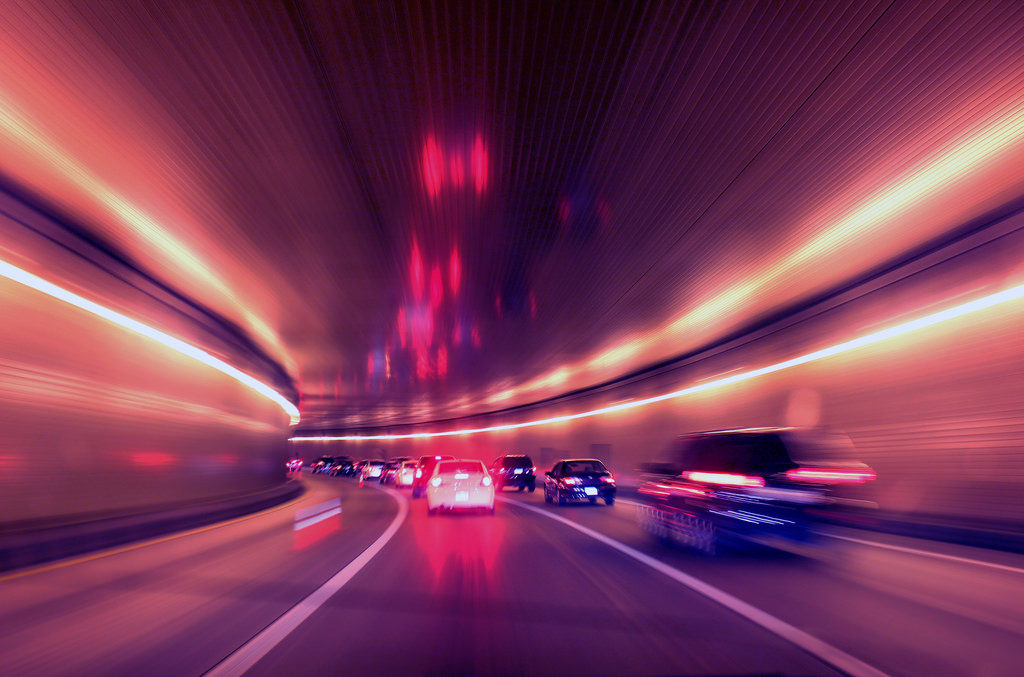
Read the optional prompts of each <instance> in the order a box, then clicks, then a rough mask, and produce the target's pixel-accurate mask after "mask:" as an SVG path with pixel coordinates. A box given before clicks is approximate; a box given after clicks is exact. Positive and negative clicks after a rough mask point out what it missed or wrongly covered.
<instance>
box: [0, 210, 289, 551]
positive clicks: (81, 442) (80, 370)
mask: <svg viewBox="0 0 1024 677" xmlns="http://www.w3.org/2000/svg"><path fill="white" fill-rule="evenodd" d="M0 259H2V260H4V261H5V262H7V263H10V264H12V265H14V266H18V267H19V268H22V269H24V270H27V271H29V272H31V273H33V274H35V275H37V276H39V277H42V278H43V279H45V280H48V281H50V282H52V283H54V284H57V285H60V286H62V287H64V288H66V289H68V290H71V291H73V292H75V293H77V294H79V295H81V296H83V297H86V298H88V299H90V300H93V301H96V302H98V303H100V304H103V305H104V306H107V307H109V308H111V309H113V310H116V311H118V312H121V313H124V314H125V315H128V316H129V317H132V318H134V319H137V320H140V321H142V322H145V323H146V324H148V325H150V326H152V327H155V328H157V329H159V330H162V331H165V332H167V333H169V334H171V335H173V336H175V337H178V338H180V339H183V340H185V341H187V342H189V343H191V344H193V345H195V346H197V347H199V348H202V349H203V350H206V351H208V352H209V353H211V354H213V355H214V356H216V357H219V358H220V359H223V360H225V361H226V362H228V363H229V364H232V365H233V366H236V367H237V368H239V369H242V370H243V371H245V372H247V373H249V374H250V375H252V376H254V377H256V378H257V379H260V380H262V381H264V382H267V383H270V384H273V385H275V386H277V387H279V389H280V390H282V391H284V392H287V388H286V387H283V386H285V385H286V384H283V383H281V372H280V371H279V370H277V369H274V367H273V365H272V364H271V363H270V362H269V361H268V360H267V358H266V357H265V356H263V355H261V354H259V352H258V351H256V350H254V349H253V347H252V345H251V344H250V343H249V342H247V340H246V339H245V338H244V337H243V336H240V335H238V333H237V330H235V329H234V328H233V327H231V326H230V325H227V324H224V325H222V324H219V323H218V322H217V321H216V319H215V318H212V316H211V315H210V314H208V313H207V312H205V311H204V310H203V309H202V308H201V307H198V306H195V305H192V304H191V303H190V302H188V301H187V300H185V299H182V298H181V297H178V296H176V295H175V294H174V293H173V291H171V290H168V289H166V288H163V287H161V286H160V285H159V284H158V283H155V282H154V281H153V280H152V279H150V278H147V277H146V276H145V274H144V273H142V272H140V271H138V270H137V269H134V268H132V267H131V265H130V264H129V263H128V262H125V261H123V260H120V259H118V258H117V257H116V256H111V255H109V252H104V251H103V250H102V247H100V246H99V245H97V243H95V242H89V241H88V240H83V239H81V238H80V237H78V236H76V235H75V234H74V233H72V232H70V231H69V230H68V229H67V228H66V227H64V226H62V225H61V224H60V223H59V222H58V221H57V220H55V219H54V218H49V217H47V216H45V215H43V214H42V213H41V212H39V211H37V210H34V209H32V208H30V207H28V206H27V205H26V204H25V203H24V202H23V201H21V200H19V199H16V198H14V197H13V196H11V195H8V194H0ZM287 434H288V416H287V415H286V414H285V413H284V412H283V410H282V409H281V407H280V406H279V405H277V404H275V403H273V402H272V401H270V400H268V399H266V398H265V397H264V396H262V395H259V394H257V393H255V392H254V391H252V390H250V389H249V388H247V387H245V386H244V385H242V384H241V383H239V382H237V381H236V380H234V379H232V378H230V377H228V376H227V375H225V374H223V373H220V372H218V371H216V370H214V369H212V368H211V367H209V366H207V365H204V364H201V363H199V362H196V361H195V360H193V359H191V358H188V357H186V356H184V355H181V354H179V353H176V352H174V351H172V350H170V349H169V348H167V347H166V346H163V345H160V344H158V343H156V342H153V341H151V340H148V339H146V338H144V337H141V336H138V335H135V334H132V333H131V332H128V331H126V330H125V329H124V328H122V327H119V326H117V325H115V324H112V323H110V322H109V321H107V320H105V319H101V318H99V317H96V316H95V315H92V314H90V313H88V312H86V311H84V310H81V309H79V308H76V307H75V306H73V305H70V304H68V303H65V302H63V301H60V300H57V299H54V298H51V297H49V296H47V295H45V294H43V293H41V292H39V291H35V290H33V289H30V288H29V287H26V286H24V285H22V284H19V283H17V282H14V281H12V280H10V279H6V278H0V531H2V530H4V529H5V528H13V527H15V526H17V527H24V526H25V525H29V526H31V525H34V524H44V523H50V522H64V521H69V520H77V519H88V518H91V517H99V516H106V515H113V514H120V513H130V512H137V511H143V510H149V509H156V508H160V507H166V506H171V505H178V504H188V503H194V502H197V501H203V500H207V499H214V498H219V497H227V496H231V495H237V494H243V493H247V492H253V491H258V490H261V489H264V488H267V487H270V486H272V485H274V484H277V483H279V482H281V481H282V480H283V460H284V456H285V454H286V453H287V448H286V446H287V443H286V439H287Z"/></svg>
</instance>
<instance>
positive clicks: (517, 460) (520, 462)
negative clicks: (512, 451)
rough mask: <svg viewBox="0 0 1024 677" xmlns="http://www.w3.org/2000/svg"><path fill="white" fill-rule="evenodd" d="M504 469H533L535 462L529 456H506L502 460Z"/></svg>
mask: <svg viewBox="0 0 1024 677" xmlns="http://www.w3.org/2000/svg"><path fill="white" fill-rule="evenodd" d="M501 467H503V468H532V467H533V461H531V460H530V457H529V456H506V457H505V458H503V459H502V460H501Z"/></svg>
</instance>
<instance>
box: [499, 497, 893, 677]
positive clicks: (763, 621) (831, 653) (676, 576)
mask: <svg viewBox="0 0 1024 677" xmlns="http://www.w3.org/2000/svg"><path fill="white" fill-rule="evenodd" d="M499 500H501V501H504V502H505V503H511V504H513V505H516V506H518V507H520V508H523V509H525V510H530V511H532V512H535V513H537V514H538V515H543V516H545V517H548V518H550V519H553V520H555V521H556V522H561V523H562V524H564V525H566V526H568V527H570V528H572V529H575V530H576V531H579V532H580V533H582V534H586V535H587V536H590V537H591V538H593V539H594V540H597V541H600V542H601V543H604V544H605V545H607V546H609V547H612V548H615V549H616V550H618V551H619V552H621V553H623V554H624V555H628V556H629V557H632V558H633V559H635V560H636V561H638V562H640V563H641V564H646V565H647V566H649V567H651V568H652V569H654V570H655V571H658V572H660V573H663V574H665V575H666V576H668V577H669V578H671V579H673V580H675V581H676V582H678V583H682V584H683V585H685V586H686V587H688V588H690V589H691V590H693V591H694V592H697V593H700V594H701V595H704V596H705V597H707V598H708V599H710V600H712V601H714V602H717V603H719V604H721V605H722V606H724V607H726V608H727V609H729V610H730V611H734V612H736V613H737V614H739V615H740V616H743V617H744V618H746V619H747V620H749V621H752V622H754V623H756V624H757V625H760V626H761V627H762V628H764V629H765V630H768V631H769V632H771V633H774V634H776V635H778V636H779V637H781V638H783V639H785V640H786V641H788V642H790V643H791V644H795V645H796V646H798V647H800V648H801V649H803V650H804V651H806V652H807V653H809V654H811V655H812V656H814V657H815V658H817V659H819V660H821V661H823V662H825V663H826V664H828V665H830V666H832V667H834V668H836V669H837V670H840V671H841V672H845V673H846V674H848V675H854V676H855V677H861V676H865V677H867V676H870V677H881V676H883V675H885V674H886V673H884V672H882V671H880V670H878V669H877V668H874V667H872V666H870V665H868V664H867V663H865V662H863V661H861V660H859V659H857V658H854V657H853V656H851V655H850V654H848V653H846V652H845V651H842V650H841V649H838V648H836V647H834V646H832V645H831V644H828V643H826V642H823V641H822V640H820V639H818V638H817V637H814V636H813V635H809V634H807V633H806V632H804V631H803V630H800V629H799V628H796V627H794V626H792V625H790V624H789V623H786V622H785V621H783V620H781V619H779V618H776V617H775V616H772V615H771V614H769V613H767V612H764V611H761V610H760V609H758V608H757V607H755V606H752V605H750V604H747V603H746V602H744V601H743V600H741V599H739V598H737V597H733V596H732V595H730V594H729V593H727V592H725V591H724V590H720V589H718V588H716V587H714V586H713V585H709V584H708V583H705V582H704V581H702V580H700V579H699V578H694V577H693V576H690V575H689V574H685V573H683V572H682V571H680V570H679V569H676V568H675V567H672V566H669V565H668V564H665V563H664V562H662V561H661V560H658V559H655V558H654V557H651V556H650V555H646V554H644V553H642V552H640V551H639V550H637V549H636V548H632V547H630V546H628V545H626V544H625V543H620V542H619V541H616V540H615V539H614V538H609V537H608V536H605V535H604V534H602V533H600V532H598V531H594V530H593V529H590V528H589V527H585V526H583V525H582V524H577V523H576V522H573V521H572V520H569V519H566V518H565V517H562V516H561V515H556V514H555V513H553V512H550V511H548V510H544V509H543V508H538V507H535V506H532V505H529V504H526V503H521V502H520V501H514V500H512V499H509V498H504V497H500V498H499Z"/></svg>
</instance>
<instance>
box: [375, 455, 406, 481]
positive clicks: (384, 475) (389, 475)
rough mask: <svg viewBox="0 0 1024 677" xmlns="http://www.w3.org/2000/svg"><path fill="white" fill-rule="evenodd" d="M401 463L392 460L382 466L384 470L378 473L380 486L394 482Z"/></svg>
mask: <svg viewBox="0 0 1024 677" xmlns="http://www.w3.org/2000/svg"><path fill="white" fill-rule="evenodd" d="M401 465H402V461H401V460H398V459H392V460H390V461H388V462H387V463H385V464H384V469H383V470H382V471H381V473H380V483H381V484H392V483H393V482H394V481H395V474H396V473H397V472H398V468H399V467H401Z"/></svg>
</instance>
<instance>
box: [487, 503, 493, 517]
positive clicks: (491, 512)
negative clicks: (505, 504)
mask: <svg viewBox="0 0 1024 677" xmlns="http://www.w3.org/2000/svg"><path fill="white" fill-rule="evenodd" d="M487 512H489V513H490V514H492V515H493V514H494V506H493V505H492V506H491V509H490V510H488V511H487Z"/></svg>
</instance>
